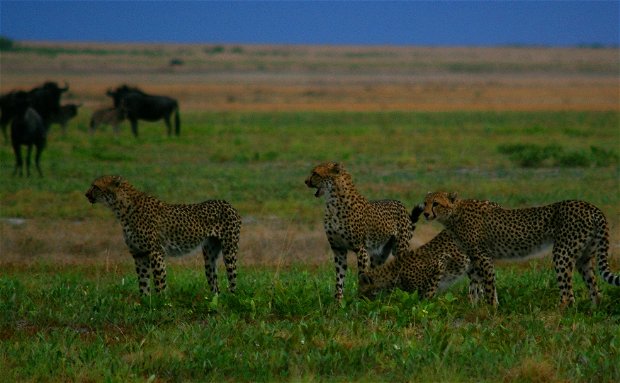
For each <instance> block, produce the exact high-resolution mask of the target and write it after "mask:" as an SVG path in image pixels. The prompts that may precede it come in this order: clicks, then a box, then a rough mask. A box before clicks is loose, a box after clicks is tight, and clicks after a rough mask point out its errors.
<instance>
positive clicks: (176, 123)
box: [174, 104, 181, 136]
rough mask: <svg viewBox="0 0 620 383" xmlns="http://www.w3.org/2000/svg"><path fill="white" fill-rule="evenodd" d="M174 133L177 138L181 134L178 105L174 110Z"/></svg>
mask: <svg viewBox="0 0 620 383" xmlns="http://www.w3.org/2000/svg"><path fill="white" fill-rule="evenodd" d="M174 133H175V134H176V135H177V136H178V135H180V134H181V117H180V116H179V105H178V104H177V105H176V109H175V110H174Z"/></svg>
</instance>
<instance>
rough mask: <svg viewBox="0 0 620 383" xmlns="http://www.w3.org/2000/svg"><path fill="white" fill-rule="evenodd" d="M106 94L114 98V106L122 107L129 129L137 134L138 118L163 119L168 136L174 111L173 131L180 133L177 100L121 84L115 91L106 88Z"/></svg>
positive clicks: (170, 132)
mask: <svg viewBox="0 0 620 383" xmlns="http://www.w3.org/2000/svg"><path fill="white" fill-rule="evenodd" d="M107 95H108V96H110V97H112V98H113V99H114V107H115V108H117V109H119V108H122V109H123V110H124V111H125V115H126V117H127V119H128V120H129V122H130V123H131V131H132V132H133V134H134V136H136V137H137V136H138V120H145V121H158V120H161V119H164V121H165V122H166V128H167V129H168V136H170V135H171V134H172V129H171V125H170V117H171V116H172V114H173V113H174V122H175V126H174V133H175V134H176V135H177V136H178V135H179V134H180V133H181V121H180V118H179V104H178V102H177V100H175V99H173V98H170V97H166V96H155V95H150V94H146V93H144V92H143V91H141V90H140V89H138V88H135V87H129V86H127V85H122V86H120V87H118V88H116V90H115V91H111V90H108V92H107Z"/></svg>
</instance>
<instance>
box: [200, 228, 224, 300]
mask: <svg viewBox="0 0 620 383" xmlns="http://www.w3.org/2000/svg"><path fill="white" fill-rule="evenodd" d="M221 249H222V244H221V242H220V240H219V238H216V237H209V238H207V239H206V241H205V242H204V243H203V245H202V256H203V258H204V260H205V275H206V277H207V281H208V282H209V286H210V287H211V292H212V293H213V294H219V293H220V288H219V286H218V283H217V265H216V261H217V257H218V256H219V255H220V250H221Z"/></svg>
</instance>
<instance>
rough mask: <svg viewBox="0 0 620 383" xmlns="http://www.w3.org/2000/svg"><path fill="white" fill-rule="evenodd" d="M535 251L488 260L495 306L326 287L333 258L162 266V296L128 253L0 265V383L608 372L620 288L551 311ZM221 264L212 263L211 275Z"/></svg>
mask: <svg viewBox="0 0 620 383" xmlns="http://www.w3.org/2000/svg"><path fill="white" fill-rule="evenodd" d="M548 263H549V262H547V263H546V264H545V265H544V266H545V267H543V268H540V269H537V268H531V269H527V270H516V269H512V268H505V267H504V268H500V269H499V271H498V281H499V282H498V293H499V297H500V307H499V309H498V310H497V312H494V311H493V310H491V309H489V308H487V307H484V306H481V307H475V308H472V307H471V306H470V305H469V303H468V302H467V299H466V283H465V282H464V281H463V282H460V283H459V284H457V285H455V286H454V287H452V288H451V289H450V290H449V291H447V292H445V293H442V294H441V295H440V296H439V297H437V298H435V299H433V300H430V301H427V300H419V299H418V297H417V295H416V294H407V293H403V292H399V291H397V292H394V293H392V294H386V295H384V296H383V297H382V298H381V299H377V300H374V301H365V300H361V299H358V298H356V297H354V296H353V292H354V291H355V285H354V282H353V280H354V279H355V278H354V277H353V274H352V273H349V278H348V279H347V280H348V282H347V291H348V292H349V293H350V294H348V297H347V298H346V299H345V301H344V303H343V304H342V305H336V304H335V303H334V301H333V299H332V289H333V285H332V282H333V281H332V273H331V271H332V267H321V268H319V269H316V270H308V269H307V268H306V267H304V266H303V265H299V266H293V267H291V268H287V269H281V270H277V271H275V270H273V269H272V268H252V269H248V268H243V267H242V268H241V270H240V273H239V275H240V277H239V286H238V289H239V290H238V292H237V294H235V295H231V294H229V293H223V294H221V295H220V296H219V297H217V298H214V297H213V296H212V295H210V294H209V293H208V291H207V287H206V281H205V278H204V275H202V272H201V270H200V269H201V268H198V269H193V268H191V267H187V266H180V265H173V266H172V267H170V268H169V269H170V270H169V271H170V272H169V289H168V291H167V293H166V294H165V295H162V296H152V297H150V298H141V297H140V296H139V294H138V292H137V281H136V278H135V276H134V275H133V272H132V270H131V267H130V266H129V265H121V266H118V265H117V267H116V268H115V269H114V270H109V269H108V270H106V269H105V268H104V267H103V266H88V267H87V266H58V265H46V264H44V263H42V264H39V265H38V266H36V267H34V268H30V269H20V268H19V267H15V268H13V267H8V269H5V270H3V277H2V278H1V279H0V342H1V346H2V347H0V370H1V371H3V372H2V375H4V377H5V379H4V380H5V381H7V380H8V381H58V380H62V381H89V380H90V381H123V382H126V381H143V380H145V379H148V378H149V377H155V378H157V380H158V381H222V380H224V381H270V382H271V381H290V380H294V381H296V380H305V381H313V380H327V381H352V380H353V381H354V380H361V381H377V380H380V381H407V380H412V381H429V380H430V381H441V380H443V381H498V380H502V379H506V380H509V381H511V380H514V381H541V380H542V381H565V380H585V381H617V379H618V378H619V377H620V364H619V363H618V361H619V360H620V337H618V335H619V334H618V326H619V325H620V307H618V305H617V302H618V300H619V299H620V292H619V290H618V289H613V288H612V287H610V286H603V292H604V301H603V303H602V305H601V306H599V307H598V308H596V309H594V310H593V311H591V310H590V306H589V301H588V299H587V292H586V288H585V286H584V285H583V283H581V280H580V279H579V278H576V281H577V285H576V286H577V287H576V291H577V305H576V307H574V308H571V309H568V310H566V311H564V312H561V311H559V310H558V308H557V300H558V292H557V288H556V287H555V281H554V275H553V272H552V271H551V267H550V265H549V264H548ZM224 279H225V274H224V273H220V282H221V284H224V285H225V282H222V280H224Z"/></svg>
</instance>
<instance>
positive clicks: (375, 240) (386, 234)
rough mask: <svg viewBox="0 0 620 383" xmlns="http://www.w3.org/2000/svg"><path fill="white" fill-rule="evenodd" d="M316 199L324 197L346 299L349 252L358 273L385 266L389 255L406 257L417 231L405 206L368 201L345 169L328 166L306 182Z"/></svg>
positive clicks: (329, 236)
mask: <svg viewBox="0 0 620 383" xmlns="http://www.w3.org/2000/svg"><path fill="white" fill-rule="evenodd" d="M305 183H306V186H308V187H309V188H315V189H317V190H316V193H315V197H317V198H319V197H321V196H323V195H325V200H326V206H325V214H324V221H323V224H324V228H325V233H326V234H327V240H328V241H329V245H330V247H331V249H332V251H333V253H334V261H335V264H336V293H335V298H336V300H337V301H340V300H341V299H342V297H343V289H344V277H345V273H346V270H347V252H348V251H349V250H351V251H353V252H355V254H356V255H357V266H358V272H361V271H363V270H367V269H369V268H370V267H375V266H377V265H380V264H382V263H383V262H385V260H386V259H387V257H388V256H389V255H390V253H393V254H394V255H395V256H398V255H399V254H404V253H405V252H406V251H407V249H408V248H409V241H410V240H411V238H412V237H413V230H414V229H415V227H414V223H413V222H412V220H411V218H410V216H409V214H408V212H407V209H406V208H405V206H404V205H403V204H402V203H400V202H398V201H393V200H382V201H368V200H367V199H366V198H365V197H364V196H362V195H361V194H360V193H358V192H357V190H356V188H355V186H354V185H353V181H352V179H351V175H350V174H349V173H348V172H347V171H346V170H345V169H344V166H343V165H342V164H340V163H336V162H326V163H322V164H320V165H317V166H316V167H314V169H312V172H311V174H310V176H308V178H307V179H306V181H305Z"/></svg>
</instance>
